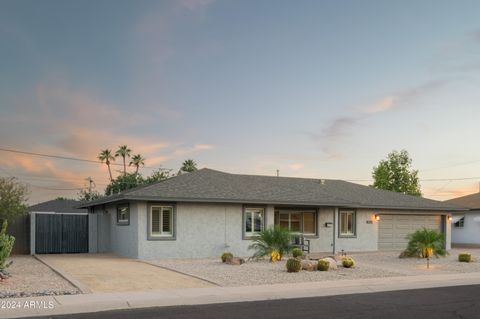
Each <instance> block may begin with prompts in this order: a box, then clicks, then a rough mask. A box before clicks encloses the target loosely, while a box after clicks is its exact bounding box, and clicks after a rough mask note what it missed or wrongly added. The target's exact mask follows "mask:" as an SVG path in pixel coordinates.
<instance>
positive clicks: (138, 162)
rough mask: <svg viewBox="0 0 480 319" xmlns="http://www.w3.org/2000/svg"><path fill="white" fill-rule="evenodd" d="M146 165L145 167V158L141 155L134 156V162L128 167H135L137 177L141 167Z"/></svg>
mask: <svg viewBox="0 0 480 319" xmlns="http://www.w3.org/2000/svg"><path fill="white" fill-rule="evenodd" d="M144 165H145V158H144V157H143V156H142V155H140V154H137V155H133V156H132V160H131V161H130V164H128V166H135V175H137V174H138V169H139V168H140V166H144Z"/></svg>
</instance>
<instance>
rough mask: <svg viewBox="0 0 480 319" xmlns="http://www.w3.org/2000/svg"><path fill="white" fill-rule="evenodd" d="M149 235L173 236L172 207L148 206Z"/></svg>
mask: <svg viewBox="0 0 480 319" xmlns="http://www.w3.org/2000/svg"><path fill="white" fill-rule="evenodd" d="M149 231H150V234H149V235H150V237H159V238H162V237H173V207H172V206H151V207H150V229H149Z"/></svg>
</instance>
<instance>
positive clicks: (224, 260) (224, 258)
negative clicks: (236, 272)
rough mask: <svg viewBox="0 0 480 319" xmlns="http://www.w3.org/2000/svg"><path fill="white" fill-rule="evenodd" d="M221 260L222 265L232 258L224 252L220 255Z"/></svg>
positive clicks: (231, 255) (230, 254)
mask: <svg viewBox="0 0 480 319" xmlns="http://www.w3.org/2000/svg"><path fill="white" fill-rule="evenodd" d="M221 258H222V263H224V262H226V261H227V259H229V258H233V254H232V253H229V252H228V251H226V252H224V253H223V254H222V257H221Z"/></svg>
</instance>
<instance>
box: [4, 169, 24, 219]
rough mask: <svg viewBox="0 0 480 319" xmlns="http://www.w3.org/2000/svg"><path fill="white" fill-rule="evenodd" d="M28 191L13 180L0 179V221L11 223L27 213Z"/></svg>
mask: <svg viewBox="0 0 480 319" xmlns="http://www.w3.org/2000/svg"><path fill="white" fill-rule="evenodd" d="M27 195H28V189H27V187H26V186H25V185H23V184H20V183H18V182H17V180H16V179H15V178H3V177H0V221H3V222H6V223H8V222H12V221H14V220H15V219H16V218H17V217H18V216H21V215H24V214H26V213H27V204H26V202H27Z"/></svg>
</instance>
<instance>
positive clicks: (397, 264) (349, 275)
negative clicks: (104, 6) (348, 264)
mask: <svg viewBox="0 0 480 319" xmlns="http://www.w3.org/2000/svg"><path fill="white" fill-rule="evenodd" d="M465 251H466V252H469V253H471V254H472V257H474V261H473V262H471V263H460V262H458V261H457V258H458V254H459V253H460V252H465ZM398 255H399V252H372V253H357V254H351V256H352V257H353V258H354V259H355V261H356V267H355V268H353V269H347V268H343V267H342V266H341V265H339V267H338V269H337V270H330V271H328V272H321V271H313V272H309V271H304V270H302V271H301V272H299V273H287V272H286V270H285V260H283V261H280V262H277V263H270V262H269V261H267V260H260V261H247V262H246V263H245V264H243V265H240V266H232V265H227V264H223V263H222V262H221V261H220V259H219V258H217V259H167V260H158V261H154V263H155V264H157V265H159V266H162V267H166V268H169V269H173V270H177V271H180V272H182V273H186V274H190V275H194V276H197V277H200V278H203V279H206V280H209V281H212V282H214V283H216V284H218V285H220V286H248V285H267V284H278V283H298V282H309V281H327V280H348V279H350V280H351V279H362V278H378V277H394V276H414V275H428V274H448V273H466V272H480V262H479V260H480V249H467V250H463V249H453V250H452V251H450V255H449V256H447V257H445V258H442V257H440V258H438V259H437V258H433V259H432V261H431V266H430V269H426V261H425V260H424V259H416V258H406V259H400V258H398ZM337 259H339V258H337ZM339 264H340V263H339Z"/></svg>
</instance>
